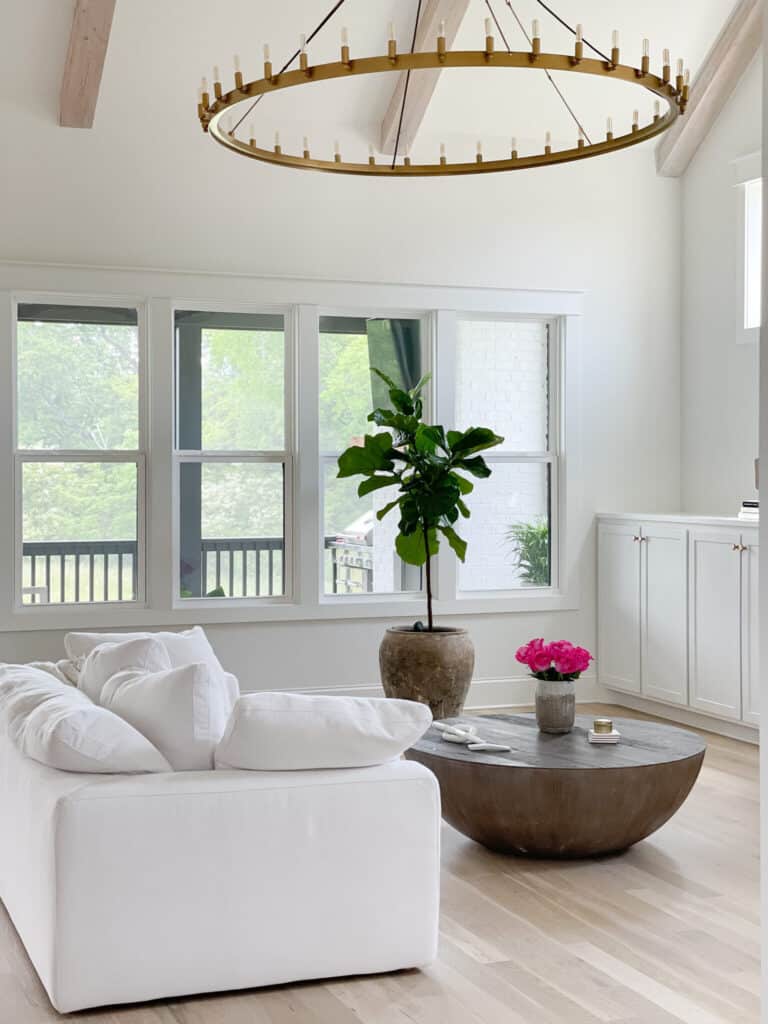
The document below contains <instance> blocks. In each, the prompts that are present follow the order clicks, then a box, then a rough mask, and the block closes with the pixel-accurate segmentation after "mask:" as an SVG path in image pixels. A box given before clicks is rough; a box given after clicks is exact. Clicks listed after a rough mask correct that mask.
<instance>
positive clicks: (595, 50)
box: [507, 0, 611, 64]
mask: <svg viewBox="0 0 768 1024" xmlns="http://www.w3.org/2000/svg"><path fill="white" fill-rule="evenodd" d="M536 3H537V4H538V5H539V7H543V8H544V10H545V11H546V12H547V14H551V15H552V17H553V18H554V19H555V21H559V22H560V24H561V25H562V26H563V28H567V29H568V31H569V32H570V33H571V35H573V36H575V35H576V29H575V28H574V27H573V26H572V25H569V24H568V22H567V21H565V20H564V19H563V18H561V17H560V15H559V14H558V13H557V11H553V10H552V8H551V7H549V6H548V5H547V4H545V3H544V0H536ZM507 5H508V6H511V4H509V0H507ZM583 39H584V45H585V46H588V47H589V48H590V50H591V51H592V52H593V53H596V54H597V56H598V57H601V58H602V59H603V60H604V61H607V62H608V63H609V64H610V62H611V58H610V57H606V55H605V54H604V53H603V51H602V50H598V48H597V47H596V46H593V45H592V43H590V41H589V40H588V39H587V38H586V36H584V37H583Z"/></svg>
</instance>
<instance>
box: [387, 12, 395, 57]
mask: <svg viewBox="0 0 768 1024" xmlns="http://www.w3.org/2000/svg"><path fill="white" fill-rule="evenodd" d="M387 56H388V57H389V59H390V61H391V62H392V63H393V64H394V63H395V61H396V60H397V36H396V35H395V23H394V21H390V23H389V42H388V43H387Z"/></svg>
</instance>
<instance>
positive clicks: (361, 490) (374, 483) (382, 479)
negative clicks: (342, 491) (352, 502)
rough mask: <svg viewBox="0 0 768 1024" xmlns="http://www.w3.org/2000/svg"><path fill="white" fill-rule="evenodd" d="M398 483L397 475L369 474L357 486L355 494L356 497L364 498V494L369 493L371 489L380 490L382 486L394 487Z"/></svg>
mask: <svg viewBox="0 0 768 1024" xmlns="http://www.w3.org/2000/svg"><path fill="white" fill-rule="evenodd" d="M399 483H400V477H397V476H369V477H368V479H367V480H363V481H362V483H361V484H360V486H359V487H358V488H357V496H358V498H364V497H365V496H366V494H370V493H371V492H372V491H380V490H381V489H382V488H384V487H394V486H395V485H396V484H399Z"/></svg>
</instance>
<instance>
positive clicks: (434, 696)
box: [379, 626, 475, 719]
mask: <svg viewBox="0 0 768 1024" xmlns="http://www.w3.org/2000/svg"><path fill="white" fill-rule="evenodd" d="M474 667H475V649H474V647H473V646H472V641H471V640H470V638H469V634H468V633H467V631H466V629H435V630H433V631H432V632H431V633H430V632H427V631H424V632H419V633H417V632H414V631H413V629H411V628H410V627H408V626H392V627H390V628H389V629H388V630H387V632H386V633H385V634H384V639H383V640H382V641H381V646H380V647H379V668H380V670H381V682H382V686H383V687H384V693H385V694H386V695H387V696H388V697H400V698H403V699H404V700H417V701H419V702H420V703H422V704H428V705H429V707H430V708H431V709H432V714H433V715H434V716H435V718H437V719H440V718H451V717H453V716H454V715H460V714H461V711H462V709H463V707H464V701H465V700H466V699H467V693H468V692H469V684H470V683H471V682H472V672H473V670H474Z"/></svg>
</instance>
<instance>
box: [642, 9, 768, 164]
mask: <svg viewBox="0 0 768 1024" xmlns="http://www.w3.org/2000/svg"><path fill="white" fill-rule="evenodd" d="M762 35H763V0H739V3H738V4H737V5H736V8H735V9H734V11H733V14H732V15H731V16H730V18H729V19H728V21H727V22H726V23H725V25H724V26H723V29H722V31H721V33H720V35H719V36H718V37H717V39H716V40H715V42H714V44H713V46H712V49H711V50H710V51H709V53H708V54H707V56H706V57H705V58H704V63H703V64H702V66H701V69H700V71H699V73H698V74H697V75H696V78H695V79H694V81H693V85H692V87H691V101H690V103H689V104H688V108H687V110H686V112H685V115H684V116H683V117H680V118H678V119H677V121H676V122H675V124H674V125H673V126H672V128H670V130H669V131H668V132H667V133H666V135H664V136H663V137H662V140H661V142H660V143H659V145H658V147H657V149H656V167H657V169H658V172H659V174H661V175H663V176H664V177H668V178H679V177H680V175H682V174H683V173H684V172H685V170H686V168H687V167H688V165H689V164H690V162H691V160H692V159H693V157H694V156H695V154H696V151H697V150H698V148H699V146H700V145H701V143H702V142H703V141H704V139H705V138H706V137H707V134H708V133H709V131H710V129H711V128H712V126H713V124H714V123H715V121H716V120H717V118H718V115H719V114H720V112H721V111H722V109H723V107H724V106H725V105H726V103H727V102H728V100H729V99H730V98H731V96H732V95H733V91H734V89H735V88H736V86H737V85H738V84H739V81H740V79H741V76H742V75H743V74H744V71H745V70H746V69H747V67H748V66H749V64H750V63H751V61H752V59H753V57H754V56H755V54H756V53H757V51H758V49H759V47H760V44H761V42H762Z"/></svg>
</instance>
